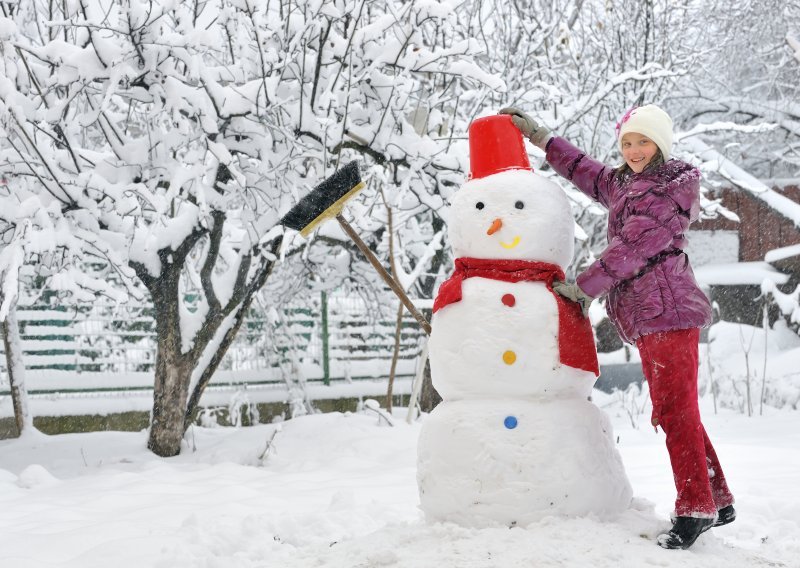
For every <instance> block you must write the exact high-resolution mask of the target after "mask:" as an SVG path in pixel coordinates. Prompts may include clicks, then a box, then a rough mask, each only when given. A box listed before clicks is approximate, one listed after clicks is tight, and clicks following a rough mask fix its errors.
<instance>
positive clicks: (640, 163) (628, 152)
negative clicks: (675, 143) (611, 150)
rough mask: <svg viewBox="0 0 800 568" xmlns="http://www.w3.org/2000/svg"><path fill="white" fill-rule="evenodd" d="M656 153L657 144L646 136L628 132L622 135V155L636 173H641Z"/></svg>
mask: <svg viewBox="0 0 800 568" xmlns="http://www.w3.org/2000/svg"><path fill="white" fill-rule="evenodd" d="M656 153H658V146H656V143H655V142H653V141H652V140H650V139H649V138H648V137H647V136H643V135H641V134H639V133H638V132H628V133H627V134H625V136H623V137H622V157H623V158H625V163H627V164H628V166H629V167H630V168H631V169H632V170H633V171H634V172H636V173H637V174H639V173H641V172H642V171H643V170H644V169H645V168H646V167H647V164H649V163H650V162H651V161H652V159H653V157H654V156H655V155H656Z"/></svg>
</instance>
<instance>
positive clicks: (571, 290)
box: [553, 280, 594, 317]
mask: <svg viewBox="0 0 800 568" xmlns="http://www.w3.org/2000/svg"><path fill="white" fill-rule="evenodd" d="M553 291H554V292H555V293H556V294H558V295H559V296H564V297H565V298H566V299H567V300H572V301H573V302H577V303H579V304H580V305H581V311H582V312H583V317H589V306H590V305H592V300H594V298H592V297H591V296H590V295H589V294H587V293H586V292H584V291H583V290H581V289H580V287H579V286H578V285H577V284H574V283H569V282H561V281H560V280H556V281H555V282H553Z"/></svg>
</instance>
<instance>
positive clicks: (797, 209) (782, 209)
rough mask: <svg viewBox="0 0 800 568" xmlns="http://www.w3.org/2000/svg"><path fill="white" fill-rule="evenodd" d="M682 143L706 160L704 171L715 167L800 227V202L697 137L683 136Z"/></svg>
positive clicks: (721, 174) (730, 180) (715, 169)
mask: <svg viewBox="0 0 800 568" xmlns="http://www.w3.org/2000/svg"><path fill="white" fill-rule="evenodd" d="M680 144H681V146H683V147H685V148H687V149H688V150H690V151H692V152H694V153H695V154H697V156H698V157H699V158H701V159H702V160H705V162H706V163H704V164H703V165H702V166H701V168H702V169H703V170H704V173H705V172H706V171H707V170H709V169H710V168H712V167H713V170H712V171H714V172H716V173H717V174H719V175H720V176H722V177H723V178H725V179H726V180H728V181H729V182H731V183H733V184H734V185H735V186H736V187H741V188H742V189H745V190H747V191H749V192H750V193H751V194H752V195H753V196H754V197H756V198H757V199H760V200H762V201H764V202H765V203H766V204H767V205H769V206H770V207H771V208H773V209H774V210H776V211H777V212H778V213H780V214H781V215H783V216H784V217H786V218H787V219H789V220H790V221H792V222H793V223H794V225H795V226H796V227H798V228H800V203H796V202H794V201H792V200H791V199H789V198H788V197H786V196H784V195H781V194H780V193H778V192H777V191H775V190H773V189H771V188H770V187H768V186H767V185H765V184H764V183H763V182H761V181H759V180H758V179H756V178H755V177H753V176H752V175H750V174H748V173H747V172H746V171H744V170H743V169H742V168H740V167H739V166H737V165H736V164H734V163H733V162H731V161H730V160H729V159H727V158H726V157H725V156H723V155H722V154H721V153H719V152H718V151H717V150H715V149H714V148H712V147H710V146H709V145H708V144H706V143H705V142H703V141H702V140H700V139H698V138H696V137H694V138H689V137H686V138H682V139H681V140H680Z"/></svg>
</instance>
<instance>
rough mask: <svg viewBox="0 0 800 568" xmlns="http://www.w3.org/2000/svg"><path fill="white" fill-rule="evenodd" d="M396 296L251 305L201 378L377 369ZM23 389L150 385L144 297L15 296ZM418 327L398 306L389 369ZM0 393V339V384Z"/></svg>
mask: <svg viewBox="0 0 800 568" xmlns="http://www.w3.org/2000/svg"><path fill="white" fill-rule="evenodd" d="M395 310H396V301H391V300H387V301H386V302H383V303H382V304H381V305H375V303H372V302H367V301H365V300H364V299H362V298H359V297H352V296H343V295H340V294H334V295H331V296H330V297H326V295H325V294H323V295H322V296H321V297H318V298H314V299H310V300H307V301H305V302H303V303H295V304H290V305H287V306H282V307H281V309H254V310H252V312H251V314H250V317H248V318H247V320H246V321H245V323H244V325H243V326H242V329H241V330H240V332H239V335H238V336H237V338H236V340H235V341H234V343H233V344H232V345H231V347H230V349H229V350H228V353H227V354H226V356H225V359H224V360H223V362H222V363H221V365H220V368H219V370H218V371H217V373H216V374H215V376H214V379H213V380H212V383H211V385H212V386H214V385H217V386H222V385H246V384H251V385H255V384H268V383H283V382H285V381H287V379H290V380H293V381H296V380H304V381H314V382H319V383H322V384H328V383H329V382H330V381H341V380H343V379H344V380H353V379H361V378H376V377H385V376H387V375H388V373H389V368H390V364H391V357H392V350H393V347H394V341H395V325H396V321H395V318H396V312H395ZM17 317H18V320H19V325H20V334H21V336H22V350H23V359H24V362H25V367H26V371H27V372H26V381H27V387H28V392H30V393H33V394H36V393H41V394H44V393H54V392H65V391H67V392H69V391H72V392H79V391H82V392H87V391H126V390H145V389H151V388H152V386H153V368H154V365H155V346H156V332H155V321H154V320H153V318H152V308H151V307H150V306H147V305H133V304H122V305H108V304H93V305H80V306H41V305H34V306H20V307H19V308H18V310H17ZM423 335H424V332H422V330H421V329H420V328H419V326H418V325H417V323H416V322H415V321H414V320H413V318H412V317H410V316H409V315H408V314H407V313H406V315H405V317H404V320H403V325H402V329H401V343H400V354H399V363H398V370H397V374H398V375H401V376H402V375H412V374H413V373H414V369H415V365H416V359H417V357H418V355H419V352H420V349H421V341H422V338H423ZM7 393H8V381H7V374H6V370H5V354H4V353H2V345H1V344H0V394H7Z"/></svg>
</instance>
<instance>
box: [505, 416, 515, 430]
mask: <svg viewBox="0 0 800 568" xmlns="http://www.w3.org/2000/svg"><path fill="white" fill-rule="evenodd" d="M503 425H504V426H505V427H506V428H508V429H509V430H513V429H514V428H516V427H517V417H516V416H506V419H505V420H503Z"/></svg>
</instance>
